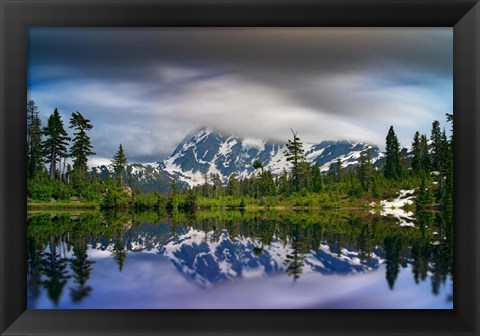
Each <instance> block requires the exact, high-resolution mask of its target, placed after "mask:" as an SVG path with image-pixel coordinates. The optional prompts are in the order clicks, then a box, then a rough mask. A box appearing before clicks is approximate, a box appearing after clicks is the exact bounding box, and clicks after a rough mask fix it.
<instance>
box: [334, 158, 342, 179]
mask: <svg viewBox="0 0 480 336" xmlns="http://www.w3.org/2000/svg"><path fill="white" fill-rule="evenodd" d="M335 169H336V170H335V181H336V182H342V181H343V167H342V160H340V158H337V164H336V165H335Z"/></svg>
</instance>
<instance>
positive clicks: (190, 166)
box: [161, 127, 381, 186]
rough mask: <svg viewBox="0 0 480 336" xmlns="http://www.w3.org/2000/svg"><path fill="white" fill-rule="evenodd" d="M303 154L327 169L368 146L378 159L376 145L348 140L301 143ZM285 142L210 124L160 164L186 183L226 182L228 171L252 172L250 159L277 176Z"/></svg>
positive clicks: (353, 159)
mask: <svg viewBox="0 0 480 336" xmlns="http://www.w3.org/2000/svg"><path fill="white" fill-rule="evenodd" d="M304 149H305V157H306V159H307V161H308V162H309V163H310V164H318V165H319V166H320V169H321V170H322V171H328V169H329V168H330V165H331V164H332V163H336V162H337V159H340V160H341V162H342V165H343V166H344V167H346V168H347V169H349V168H353V167H354V166H356V165H357V164H358V163H359V158H360V155H361V153H365V154H366V152H367V150H369V149H370V152H371V153H370V154H371V156H372V161H374V162H375V161H376V160H378V159H379V158H381V153H380V150H379V149H378V147H376V146H372V145H368V144H363V143H353V142H351V141H348V140H339V141H322V142H321V143H319V144H311V143H304ZM286 153H287V148H286V146H285V144H281V143H277V142H273V141H268V140H264V139H259V138H254V137H248V136H237V135H228V134H225V133H223V132H218V131H216V130H214V129H213V128H211V127H201V128H200V129H199V130H198V131H197V132H196V133H195V134H193V135H192V136H191V137H190V138H189V139H188V140H186V141H184V142H183V143H181V144H179V145H178V147H177V148H176V149H175V151H174V152H173V153H172V155H171V156H170V157H169V158H168V159H166V160H165V161H163V163H162V164H161V167H162V168H163V169H164V170H165V171H167V172H168V173H169V174H171V175H172V176H174V177H175V178H177V179H178V180H179V181H182V182H185V183H187V184H188V185H190V186H196V185H200V184H203V183H204V182H205V175H207V176H208V177H210V176H211V175H214V174H218V175H219V176H220V178H221V180H222V181H223V183H227V181H228V178H229V177H230V175H232V174H236V175H237V176H239V177H240V178H243V177H249V176H251V175H252V174H253V173H254V172H255V168H253V162H254V161H255V160H260V161H261V162H262V163H263V165H264V167H265V169H268V170H270V171H271V172H272V174H273V175H279V174H281V173H282V171H283V170H284V169H286V170H289V169H290V163H289V162H287V160H286V155H285V154H286Z"/></svg>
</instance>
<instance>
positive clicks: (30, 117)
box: [27, 100, 42, 178]
mask: <svg viewBox="0 0 480 336" xmlns="http://www.w3.org/2000/svg"><path fill="white" fill-rule="evenodd" d="M41 169H42V122H41V120H40V118H39V116H38V107H37V106H36V105H35V102H34V101H33V100H29V101H28V102H27V172H28V177H29V178H32V177H34V176H35V175H36V174H37V173H38V172H39V171H40V170H41Z"/></svg>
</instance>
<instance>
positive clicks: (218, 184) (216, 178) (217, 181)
mask: <svg viewBox="0 0 480 336" xmlns="http://www.w3.org/2000/svg"><path fill="white" fill-rule="evenodd" d="M212 182H213V194H214V197H219V196H222V191H223V190H222V187H223V184H222V179H221V178H220V175H219V174H214V175H213V177H212Z"/></svg>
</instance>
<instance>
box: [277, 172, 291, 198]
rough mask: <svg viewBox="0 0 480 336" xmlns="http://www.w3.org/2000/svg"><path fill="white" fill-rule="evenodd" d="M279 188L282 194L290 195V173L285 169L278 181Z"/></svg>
mask: <svg viewBox="0 0 480 336" xmlns="http://www.w3.org/2000/svg"><path fill="white" fill-rule="evenodd" d="M277 188H278V192H279V193H280V194H288V193H289V192H290V188H289V184H288V173H287V171H286V170H285V169H283V171H282V173H281V174H280V176H279V177H278V179H277Z"/></svg>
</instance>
